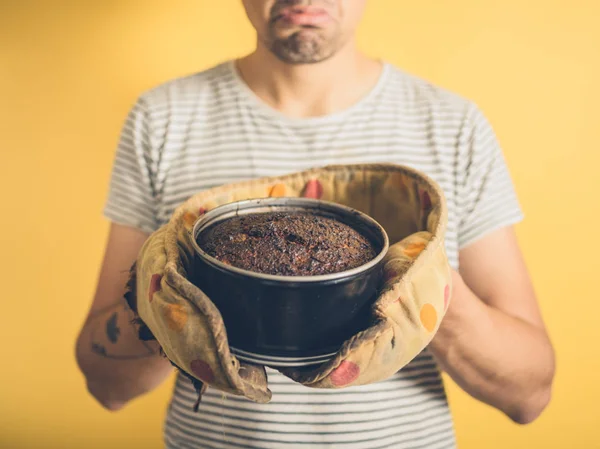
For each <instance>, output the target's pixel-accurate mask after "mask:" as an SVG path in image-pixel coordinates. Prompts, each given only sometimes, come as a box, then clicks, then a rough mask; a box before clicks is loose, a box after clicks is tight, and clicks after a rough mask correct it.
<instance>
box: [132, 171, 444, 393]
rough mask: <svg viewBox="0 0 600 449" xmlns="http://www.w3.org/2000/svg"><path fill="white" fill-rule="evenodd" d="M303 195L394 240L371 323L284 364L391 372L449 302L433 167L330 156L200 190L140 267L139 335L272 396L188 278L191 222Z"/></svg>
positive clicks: (180, 359)
mask: <svg viewBox="0 0 600 449" xmlns="http://www.w3.org/2000/svg"><path fill="white" fill-rule="evenodd" d="M274 196H279V197H281V196H288V197H295V196H296V197H297V196H304V197H310V198H318V199H322V200H326V201H332V202H336V203H340V204H343V205H346V206H350V207H352V208H355V209H358V210H360V211H361V212H364V213H366V214H368V215H370V216H371V217H373V218H374V219H375V220H377V221H378V222H379V223H380V224H381V225H382V226H383V227H384V229H385V230H386V232H387V233H388V236H389V239H390V245H391V246H390V248H389V251H388V254H387V255H386V258H385V259H384V281H383V282H384V284H383V285H382V288H381V290H380V295H379V296H378V298H377V300H376V301H375V302H374V304H373V306H372V321H371V323H372V324H371V326H370V327H368V328H367V329H364V330H363V331H361V332H359V333H358V334H356V335H354V336H353V337H351V338H350V339H348V340H347V341H346V342H345V343H344V344H343V346H342V347H341V349H340V350H339V351H338V353H337V354H336V355H335V356H334V357H333V358H332V359H331V360H329V361H328V362H326V363H324V364H322V365H318V366H315V367H309V368H308V369H307V368H300V369H293V368H292V369H287V368H286V369H280V371H281V372H282V373H283V374H284V375H286V376H288V377H289V378H291V379H293V380H294V381H296V382H299V383H301V384H303V385H306V386H309V387H316V388H342V387H347V386H355V385H363V384H368V383H373V382H378V381H381V380H384V379H386V378H389V377H391V376H392V375H393V374H394V373H396V372H397V371H398V370H399V369H401V368H402V367H403V366H405V365H406V364H408V363H409V362H410V361H411V360H412V359H413V358H414V357H415V356H417V355H418V354H419V353H420V352H421V351H422V350H423V349H424V348H425V346H427V345H428V344H429V342H430V341H431V339H432V338H433V336H434V334H435V332H436V330H437V329H438V326H439V324H440V321H441V319H442V317H443V316H444V314H445V312H446V309H447V307H448V301H449V299H450V295H451V288H452V287H451V271H450V267H449V265H448V262H447V258H446V253H445V248H444V234H445V230H446V222H447V212H446V205H445V199H444V196H443V193H442V191H441V189H440V188H439V187H438V186H437V184H435V183H434V182H433V181H432V180H430V179H429V178H428V177H426V176H425V175H423V174H421V173H420V172H418V171H415V170H413V169H410V168H408V167H404V166H399V165H392V164H363V165H343V166H328V167H324V168H318V169H313V170H309V171H304V172H301V173H294V174H291V175H286V176H280V177H273V178H262V179H257V180H253V181H247V182H242V183H236V184H230V185H226V186H222V187H217V188H214V189H210V190H207V191H204V192H201V193H198V194H196V195H195V196H193V197H192V198H190V199H189V200H188V201H186V202H185V203H184V204H183V205H182V206H180V207H179V208H178V209H177V210H176V211H175V212H174V214H173V216H172V218H171V220H170V222H169V223H167V224H166V225H165V226H163V227H162V228H160V229H159V230H158V231H156V232H155V233H154V234H152V235H151V236H150V238H149V239H148V240H147V242H146V243H145V244H144V246H143V248H142V249H141V251H140V254H139V256H138V259H137V263H136V266H135V267H134V268H133V269H132V277H131V279H130V284H131V285H132V288H131V291H130V292H129V294H128V301H129V302H130V305H131V306H132V309H133V310H134V311H135V312H136V313H137V314H138V316H139V320H138V321H139V324H140V337H141V338H144V339H154V338H155V339H156V340H158V342H159V343H160V345H161V347H162V350H163V351H164V354H165V355H166V357H167V358H168V359H169V360H170V361H171V363H172V364H173V365H174V366H176V367H177V368H179V370H181V371H182V373H183V374H184V375H186V376H187V377H188V378H190V380H192V382H193V384H194V386H195V387H196V389H197V391H198V393H199V400H200V398H201V395H202V392H203V391H204V389H205V388H206V386H207V385H208V386H210V387H213V388H216V389H218V390H221V391H223V392H227V393H230V394H234V395H240V396H245V397H246V398H248V399H250V400H253V401H256V402H268V401H269V400H270V398H271V392H270V391H269V389H268V386H267V376H266V373H265V370H264V367H262V366H258V365H254V364H247V363H244V362H240V361H239V360H238V359H237V358H236V357H235V356H233V355H232V354H231V352H230V350H229V345H228V341H227V332H226V329H225V326H224V324H223V320H222V318H221V315H220V313H219V311H218V310H217V308H216V306H215V305H214V304H213V303H212V301H211V300H210V299H209V298H208V297H207V296H206V295H205V294H204V293H203V292H202V291H201V290H200V289H198V288H197V287H196V286H195V285H193V284H192V283H191V282H190V281H189V280H188V276H187V273H188V270H189V269H190V264H191V263H193V260H194V249H193V247H192V243H191V242H192V238H193V237H192V235H191V230H192V227H193V225H194V223H195V221H196V220H197V219H198V217H199V216H200V215H202V214H203V213H205V212H206V211H208V210H210V209H213V208H215V207H217V206H219V205H223V204H226V203H230V202H233V201H239V200H245V199H252V198H264V197H274Z"/></svg>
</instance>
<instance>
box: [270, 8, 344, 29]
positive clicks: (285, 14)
mask: <svg viewBox="0 0 600 449" xmlns="http://www.w3.org/2000/svg"><path fill="white" fill-rule="evenodd" d="M331 20H332V18H331V15H329V13H328V12H327V10H326V9H324V8H317V7H314V6H294V7H288V8H283V9H281V10H279V11H277V14H276V15H275V17H274V18H273V22H274V23H275V22H278V23H283V24H286V25H296V26H307V27H318V26H321V25H324V24H325V23H327V22H330V21H331Z"/></svg>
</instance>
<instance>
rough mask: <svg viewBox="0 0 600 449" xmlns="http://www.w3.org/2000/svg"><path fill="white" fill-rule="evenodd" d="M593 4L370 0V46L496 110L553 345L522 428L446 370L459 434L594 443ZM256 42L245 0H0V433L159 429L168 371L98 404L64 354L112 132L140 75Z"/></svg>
mask: <svg viewBox="0 0 600 449" xmlns="http://www.w3.org/2000/svg"><path fill="white" fill-rule="evenodd" d="M568 5H569V6H568ZM599 5H600V4H599V3H598V2H597V1H594V0H589V1H569V2H567V1H566V0H562V1H560V0H545V1H541V0H530V1H522V0H504V1H494V0H452V1H449V0H448V1H440V0H438V1H411V2H409V1H405V0H370V1H369V2H368V8H367V14H366V17H365V20H364V23H363V26H362V28H361V31H360V43H361V46H362V47H363V48H364V49H366V50H367V51H368V52H369V53H370V54H372V55H375V56H379V57H383V58H385V59H387V60H388V61H390V62H392V63H396V64H398V65H400V66H401V67H403V68H405V69H406V70H408V71H410V72H413V73H415V74H417V75H419V76H422V77H425V78H427V79H429V80H431V81H433V82H435V83H437V84H440V85H442V86H444V87H447V88H450V89H452V90H454V91H456V92H458V93H460V94H462V95H464V96H467V97H469V98H471V99H473V100H474V101H476V102H477V103H478V104H479V105H480V106H481V107H482V108H483V110H484V111H485V113H486V114H487V115H488V117H489V118H490V119H491V121H492V123H493V124H494V127H495V129H496V131H497V133H498V136H499V138H500V141H501V143H502V145H503V147H504V149H505V153H506V156H507V159H508V162H509V165H510V167H511V170H512V173H513V177H514V180H515V183H516V186H517V189H518V192H519V194H520V198H521V201H522V204H523V207H524V209H525V212H526V215H527V219H526V221H525V222H524V223H523V224H522V225H519V227H518V233H519V237H520V240H521V242H522V247H523V250H524V253H525V256H526V258H527V261H528V263H529V265H530V267H531V273H532V276H533V279H534V281H535V284H536V287H537V291H538V293H539V298H540V301H541V305H542V308H543V313H544V316H545V319H546V321H547V323H548V326H549V329H550V333H551V336H552V339H553V341H554V343H555V345H556V349H557V353H558V372H557V376H556V384H555V385H556V386H555V389H554V397H553V400H552V404H551V406H550V407H549V408H548V409H547V411H546V412H545V413H544V415H543V416H542V417H541V418H540V419H539V420H538V421H537V422H535V423H534V424H532V425H530V426H527V427H519V426H517V425H514V424H512V423H511V422H509V421H508V420H507V419H506V418H504V417H503V416H501V415H500V413H498V412H497V411H494V410H492V409H490V408H489V407H487V406H484V405H482V404H479V403H477V402H475V401H474V400H473V399H470V398H469V397H467V396H466V394H465V393H463V392H461V391H460V390H459V389H458V388H457V387H456V386H454V385H453V384H451V383H449V395H450V400H451V405H452V409H453V412H454V415H455V419H456V428H457V433H458V440H459V444H460V448H461V449H479V448H490V449H494V448H498V449H499V448H507V447H508V448H538V447H540V448H542V447H543V448H576V449H577V448H582V449H590V448H600V435H599V431H600V412H599V411H598V409H599V407H600V375H599V374H598V369H599V368H600V349H599V348H600V345H599V344H598V339H599V338H600V332H599V331H598V328H599V327H600V326H599V319H600V318H599V315H600V298H599V297H598V292H599V288H598V283H599V276H598V268H599V265H600V264H599V262H598V259H597V257H598V256H597V255H598V254H599V253H600V244H599V240H598V234H597V233H598V220H599V218H600V216H599V209H600V200H599V199H598V196H599V195H600V181H598V178H597V177H598V172H599V166H600V156H599V155H600V146H599V144H600V114H599V113H598V108H599V105H600V84H599V80H600V26H598V18H599V17H600V6H599ZM252 46H253V34H252V32H251V29H250V27H249V25H248V24H247V22H246V20H245V17H244V15H243V12H242V9H241V6H240V2H239V0H218V1H216V0H185V1H184V0H178V1H174V2H165V1H163V0H145V1H143V2H142V1H133V0H104V1H83V0H78V1H74V0H73V1H67V0H64V1H51V0H39V1H31V0H30V1H27V0H20V1H10V0H3V1H0V151H1V152H2V153H1V154H2V158H1V159H0V192H1V195H2V196H1V202H0V208H1V221H0V227H1V228H0V231H1V232H0V248H1V250H0V257H1V262H0V264H1V265H0V272H1V273H2V274H1V275H0V280H1V289H0V292H1V300H0V301H1V304H2V308H1V314H0V316H1V318H0V320H1V323H2V324H1V326H0V342H1V348H2V349H1V351H0V354H1V357H2V365H1V366H2V375H1V382H0V447H2V448H10V449H13V448H62V449H68V448H125V447H127V448H144V449H151V448H159V447H162V444H161V431H162V419H163V415H164V412H165V406H166V401H167V399H168V397H169V394H170V391H171V383H170V382H169V383H167V384H165V385H164V386H163V387H162V388H160V389H159V390H158V391H156V392H155V393H153V394H151V395H149V396H147V397H144V398H142V399H139V400H136V401H135V402H134V403H132V404H131V405H130V406H128V407H127V408H126V409H125V410H124V411H122V412H120V413H117V414H110V413H108V412H106V411H103V410H102V409H101V408H100V407H99V406H98V405H97V404H96V403H95V402H94V401H92V399H91V398H90V397H89V396H88V394H87V393H86V390H85V387H84V382H83V379H82V376H81V375H80V374H79V372H78V371H77V369H76V364H75V360H74V356H73V353H74V351H73V345H74V340H75V337H76V334H77V332H78V329H79V326H80V324H81V321H82V319H83V318H84V315H85V313H86V312H87V309H88V306H89V301H90V299H91V297H92V294H93V290H94V287H95V282H96V276H97V273H98V266H99V263H100V260H101V257H102V252H103V247H104V243H105V237H106V233H107V229H108V225H107V223H106V222H105V221H104V220H103V218H102V217H101V209H102V206H103V202H104V199H105V195H106V189H107V182H108V177H109V171H110V168H111V164H112V160H113V155H114V148H115V144H116V141H117V136H118V132H119V129H120V126H121V123H122V121H123V119H124V117H125V114H126V112H127V110H128V109H129V107H130V106H131V104H132V102H133V101H134V100H135V98H136V96H137V95H138V94H139V93H140V92H141V91H143V90H145V89H147V88H150V87H152V86H154V85H156V84H157V83H159V82H163V81H166V80H168V79H170V78H173V77H176V76H179V75H184V74H188V73H190V72H194V71H197V70H200V69H203V68H206V67H208V66H210V65H212V64H215V63H217V62H219V61H221V60H223V59H225V58H229V57H233V56H237V55H241V54H242V53H244V52H246V51H248V50H250V49H251V48H252Z"/></svg>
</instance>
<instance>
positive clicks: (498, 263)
mask: <svg viewBox="0 0 600 449" xmlns="http://www.w3.org/2000/svg"><path fill="white" fill-rule="evenodd" d="M459 258H460V274H458V273H456V272H454V273H453V282H454V290H453V295H452V301H451V303H450V306H449V308H448V312H447V314H446V317H445V318H444V320H443V321H442V324H441V326H440V329H439V331H438V333H437V334H436V336H435V337H434V339H433V341H432V343H431V344H430V346H429V349H430V350H431V352H432V353H433V354H434V356H435V357H436V359H437V360H438V362H439V363H440V365H441V367H442V368H443V369H444V370H445V371H446V372H447V373H448V374H449V375H450V377H452V379H453V380H454V381H455V382H456V383H457V384H458V385H459V386H460V387H461V388H463V389H464V390H465V391H466V392H467V393H469V394H470V395H471V396H473V397H475V398H477V399H479V400H481V401H483V402H485V403H487V404H489V405H491V406H493V407H496V408H498V409H499V410H501V411H503V412H504V413H505V414H506V415H508V416H509V417H510V418H511V419H512V420H513V421H515V422H517V423H521V424H526V423H529V422H531V421H533V420H534V419H536V418H537V417H538V416H539V415H540V414H541V412H542V411H543V410H544V408H545V407H546V405H547V404H548V402H549V401H550V395H551V385H552V380H553V377H554V363H555V360H554V351H553V349H552V345H551V343H550V340H549V338H548V335H547V333H546V330H545V327H544V323H543V321H542V317H541V313H540V310H539V308H538V304H537V300H536V296H535V293H534V289H533V287H532V283H531V280H530V278H529V275H528V273H527V269H526V266H525V262H524V261H523V257H522V255H521V252H520V249H519V246H518V243H517V238H516V236H515V233H514V230H513V228H512V227H506V228H503V229H500V230H498V231H495V232H493V233H492V234H490V235H488V236H486V237H484V238H482V239H480V240H479V241H477V242H475V243H473V244H471V245H469V246H467V247H466V248H464V249H462V250H461V251H460V255H459Z"/></svg>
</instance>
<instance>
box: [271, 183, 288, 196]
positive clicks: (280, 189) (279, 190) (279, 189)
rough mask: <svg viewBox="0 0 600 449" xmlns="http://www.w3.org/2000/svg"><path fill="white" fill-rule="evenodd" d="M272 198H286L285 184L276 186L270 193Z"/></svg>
mask: <svg viewBox="0 0 600 449" xmlns="http://www.w3.org/2000/svg"><path fill="white" fill-rule="evenodd" d="M269 196H270V197H279V196H285V184H275V185H274V186H273V187H271V190H270V191H269Z"/></svg>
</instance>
